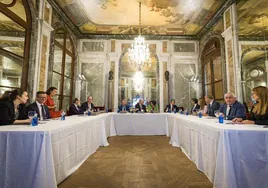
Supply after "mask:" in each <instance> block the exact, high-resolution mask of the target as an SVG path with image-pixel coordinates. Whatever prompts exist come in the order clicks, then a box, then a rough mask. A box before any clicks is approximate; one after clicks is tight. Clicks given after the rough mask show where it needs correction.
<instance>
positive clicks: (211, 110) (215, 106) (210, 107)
mask: <svg viewBox="0 0 268 188" xmlns="http://www.w3.org/2000/svg"><path fill="white" fill-rule="evenodd" d="M220 106H221V104H220V103H218V102H217V101H215V100H213V102H212V105H210V104H208V111H207V114H208V115H209V116H213V117H215V114H214V111H215V110H219V109H220Z"/></svg>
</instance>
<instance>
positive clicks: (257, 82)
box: [241, 48, 268, 102]
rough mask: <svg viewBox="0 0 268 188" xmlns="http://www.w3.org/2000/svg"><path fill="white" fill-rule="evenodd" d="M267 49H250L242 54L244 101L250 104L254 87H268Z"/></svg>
mask: <svg viewBox="0 0 268 188" xmlns="http://www.w3.org/2000/svg"><path fill="white" fill-rule="evenodd" d="M265 59H266V57H265V48H250V49H248V50H246V51H245V52H244V53H243V54H242V59H241V62H242V83H243V100H244V101H245V102H249V101H250V99H251V92H252V89H253V88H254V87H257V86H267V85H268V82H267V79H268V78H267V76H268V75H267V72H266V71H265Z"/></svg>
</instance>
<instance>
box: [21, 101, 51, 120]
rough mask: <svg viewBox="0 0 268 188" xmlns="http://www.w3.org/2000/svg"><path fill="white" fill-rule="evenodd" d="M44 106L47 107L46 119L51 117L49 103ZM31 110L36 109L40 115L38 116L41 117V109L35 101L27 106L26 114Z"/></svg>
mask: <svg viewBox="0 0 268 188" xmlns="http://www.w3.org/2000/svg"><path fill="white" fill-rule="evenodd" d="M44 108H45V112H46V114H45V117H44V118H45V119H50V118H51V117H50V114H49V110H48V107H47V105H45V104H44ZM29 111H36V113H37V115H38V118H40V111H39V108H38V106H37V103H36V102H34V103H32V104H29V105H28V106H27V107H26V114H28V112H29Z"/></svg>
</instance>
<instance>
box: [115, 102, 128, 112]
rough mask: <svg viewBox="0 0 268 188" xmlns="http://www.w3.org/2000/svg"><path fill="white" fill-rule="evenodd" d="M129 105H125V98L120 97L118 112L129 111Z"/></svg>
mask: <svg viewBox="0 0 268 188" xmlns="http://www.w3.org/2000/svg"><path fill="white" fill-rule="evenodd" d="M129 110H130V109H129V106H128V105H127V100H126V99H122V101H121V105H120V106H119V107H118V111H119V112H129Z"/></svg>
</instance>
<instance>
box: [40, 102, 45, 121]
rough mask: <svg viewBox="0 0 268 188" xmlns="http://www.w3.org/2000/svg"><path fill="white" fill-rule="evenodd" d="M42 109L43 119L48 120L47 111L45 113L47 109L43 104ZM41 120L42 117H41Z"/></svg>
mask: <svg viewBox="0 0 268 188" xmlns="http://www.w3.org/2000/svg"><path fill="white" fill-rule="evenodd" d="M41 109H42V117H43V120H44V119H46V117H47V116H46V111H45V107H44V105H42V104H41ZM40 118H41V117H40Z"/></svg>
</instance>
